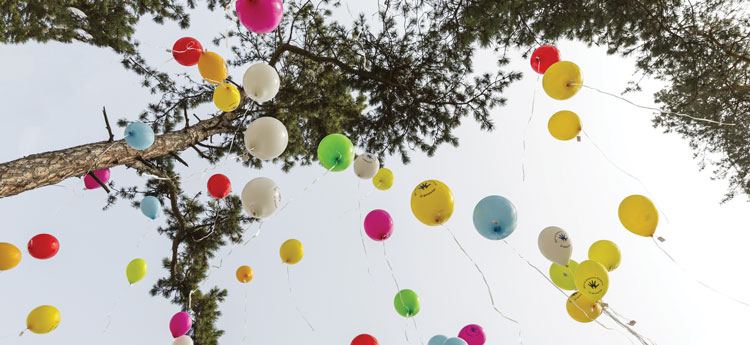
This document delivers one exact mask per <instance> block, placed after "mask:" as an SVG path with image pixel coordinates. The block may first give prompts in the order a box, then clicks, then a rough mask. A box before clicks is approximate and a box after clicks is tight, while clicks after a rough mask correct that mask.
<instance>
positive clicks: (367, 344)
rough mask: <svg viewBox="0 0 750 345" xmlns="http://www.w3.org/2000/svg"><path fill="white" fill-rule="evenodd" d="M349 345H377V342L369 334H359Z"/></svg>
mask: <svg viewBox="0 0 750 345" xmlns="http://www.w3.org/2000/svg"><path fill="white" fill-rule="evenodd" d="M351 345H378V340H377V339H375V337H373V336H371V335H369V334H360V335H358V336H356V337H355V338H354V340H352V344H351Z"/></svg>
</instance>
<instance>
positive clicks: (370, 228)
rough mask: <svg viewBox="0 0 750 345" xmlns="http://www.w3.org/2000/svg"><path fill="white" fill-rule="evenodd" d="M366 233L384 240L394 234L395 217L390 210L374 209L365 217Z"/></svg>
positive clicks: (374, 238)
mask: <svg viewBox="0 0 750 345" xmlns="http://www.w3.org/2000/svg"><path fill="white" fill-rule="evenodd" d="M365 233H366V234H367V236H369V237H370V238H372V239H373V240H375V241H383V240H385V239H388V237H391V235H392V234H393V219H392V218H391V215H390V214H388V212H386V211H383V210H372V211H370V213H368V214H367V216H366V217H365Z"/></svg>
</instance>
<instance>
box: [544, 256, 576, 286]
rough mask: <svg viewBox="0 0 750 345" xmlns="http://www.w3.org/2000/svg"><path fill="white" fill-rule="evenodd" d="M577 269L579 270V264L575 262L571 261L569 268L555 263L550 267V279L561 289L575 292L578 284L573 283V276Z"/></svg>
mask: <svg viewBox="0 0 750 345" xmlns="http://www.w3.org/2000/svg"><path fill="white" fill-rule="evenodd" d="M576 268H578V263H577V262H575V261H574V260H570V262H569V263H568V266H567V267H565V266H560V265H558V264H556V263H554V262H553V263H552V266H550V267H549V277H550V279H552V282H553V283H555V285H557V286H558V287H559V288H561V289H563V290H575V289H576V284H575V283H574V282H573V274H574V273H575V272H576Z"/></svg>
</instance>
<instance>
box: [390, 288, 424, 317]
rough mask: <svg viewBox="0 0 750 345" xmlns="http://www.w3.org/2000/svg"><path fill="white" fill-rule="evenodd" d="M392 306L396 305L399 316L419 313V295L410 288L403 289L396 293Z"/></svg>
mask: <svg viewBox="0 0 750 345" xmlns="http://www.w3.org/2000/svg"><path fill="white" fill-rule="evenodd" d="M393 306H394V307H396V312H397V313H399V314H400V315H401V316H403V317H412V316H414V315H417V313H419V296H417V293H416V292H414V291H412V290H409V289H403V290H401V291H399V292H398V293H396V297H395V298H394V299H393Z"/></svg>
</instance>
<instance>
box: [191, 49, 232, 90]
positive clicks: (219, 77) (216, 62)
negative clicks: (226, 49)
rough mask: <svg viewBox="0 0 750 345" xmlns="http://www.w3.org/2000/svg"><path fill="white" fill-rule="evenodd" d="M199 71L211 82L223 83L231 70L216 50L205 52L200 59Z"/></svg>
mask: <svg viewBox="0 0 750 345" xmlns="http://www.w3.org/2000/svg"><path fill="white" fill-rule="evenodd" d="M198 72H200V73H201V77H203V79H204V80H205V81H207V82H209V83H211V84H221V83H223V82H224V80H225V79H227V76H228V75H229V70H227V63H226V62H224V58H222V57H221V55H219V54H216V53H214V52H203V53H201V56H200V58H199V59H198Z"/></svg>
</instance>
